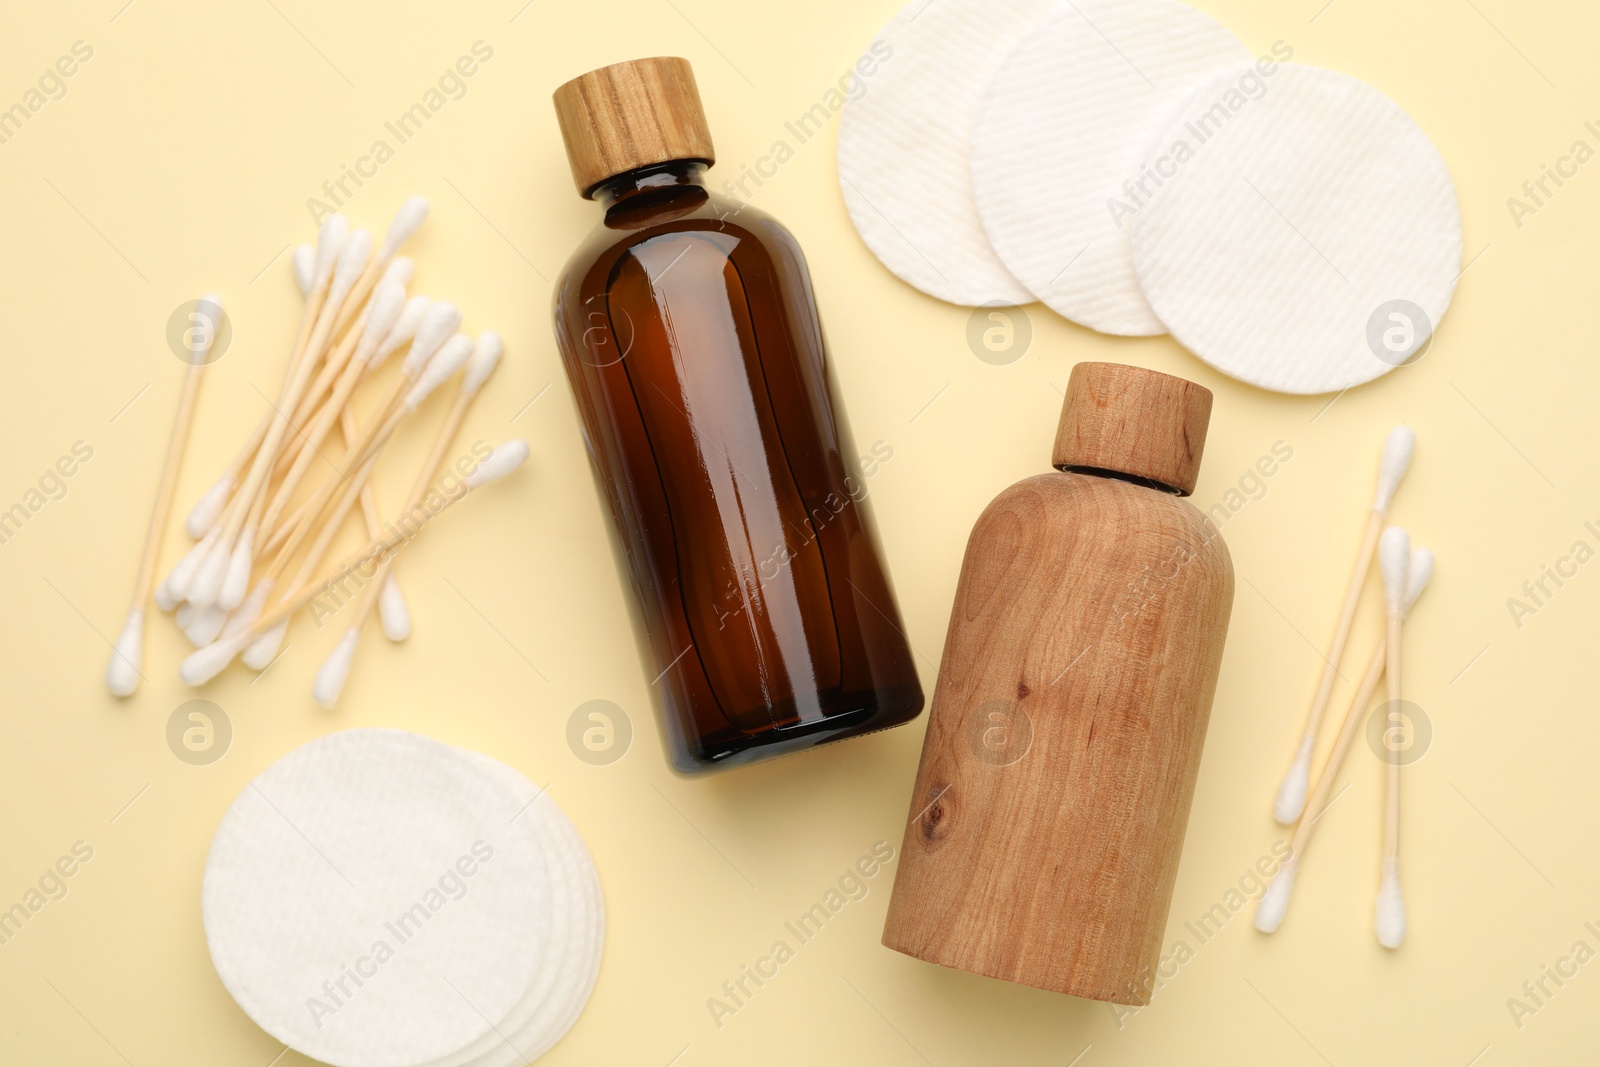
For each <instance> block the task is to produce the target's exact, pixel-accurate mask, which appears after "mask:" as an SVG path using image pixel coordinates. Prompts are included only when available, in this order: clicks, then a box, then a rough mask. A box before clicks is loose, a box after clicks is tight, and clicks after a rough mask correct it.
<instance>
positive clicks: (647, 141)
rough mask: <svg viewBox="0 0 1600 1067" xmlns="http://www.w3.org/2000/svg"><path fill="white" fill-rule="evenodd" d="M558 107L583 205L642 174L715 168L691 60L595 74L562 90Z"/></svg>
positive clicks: (669, 59)
mask: <svg viewBox="0 0 1600 1067" xmlns="http://www.w3.org/2000/svg"><path fill="white" fill-rule="evenodd" d="M555 104H556V120H557V121H558V122H559V123H560V124H561V139H562V140H563V141H565V142H566V145H567V160H568V162H570V163H571V164H572V180H573V181H575V182H576V183H577V185H578V192H579V193H580V194H581V195H582V196H584V197H586V198H589V199H593V197H594V191H595V188H596V187H597V186H598V185H600V184H601V183H602V182H605V181H608V180H610V179H611V178H615V177H616V176H617V175H619V174H626V173H628V172H629V171H630V170H638V169H639V168H640V167H648V166H651V165H653V164H656V163H669V162H672V161H673V160H680V159H681V160H698V161H700V162H702V163H706V164H707V165H709V164H711V163H714V162H715V161H716V154H715V152H714V151H713V150H712V147H711V131H710V130H709V129H708V128H707V127H706V115H705V111H704V110H703V109H702V108H701V107H700V91H699V90H698V89H696V88H695V84H694V71H693V70H691V69H690V67H689V61H688V60H687V59H678V58H677V57H675V56H658V57H656V58H654V59H635V60H633V61H631V62H628V63H616V64H613V65H612V66H609V67H601V68H600V69H599V70H591V71H590V72H589V73H587V74H584V75H582V76H580V77H577V78H574V79H572V80H571V81H569V82H567V83H566V84H565V85H563V86H561V87H560V88H559V89H557V90H556V91H555Z"/></svg>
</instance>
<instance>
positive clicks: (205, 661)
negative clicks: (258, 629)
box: [178, 639, 239, 685]
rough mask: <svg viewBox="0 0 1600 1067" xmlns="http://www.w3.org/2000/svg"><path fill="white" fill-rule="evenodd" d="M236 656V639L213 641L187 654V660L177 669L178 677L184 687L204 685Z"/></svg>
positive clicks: (237, 652) (237, 645)
mask: <svg viewBox="0 0 1600 1067" xmlns="http://www.w3.org/2000/svg"><path fill="white" fill-rule="evenodd" d="M238 654H239V643H238V641H237V639H235V640H231V641H215V642H213V643H211V644H209V645H207V646H206V647H205V648H201V649H197V650H195V651H194V652H191V653H189V656H188V658H186V659H185V660H184V661H183V664H182V665H181V666H180V667H179V668H178V677H179V678H181V679H183V683H184V684H185V685H205V684H206V683H207V682H209V681H211V679H213V678H215V677H216V676H217V675H219V674H221V673H222V672H223V670H224V669H225V668H226V667H227V666H228V664H230V663H232V662H233V657H234V656H236V655H238Z"/></svg>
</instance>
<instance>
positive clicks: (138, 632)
mask: <svg viewBox="0 0 1600 1067" xmlns="http://www.w3.org/2000/svg"><path fill="white" fill-rule="evenodd" d="M195 315H196V316H198V317H201V318H204V319H205V325H206V329H203V330H201V331H199V332H198V333H197V334H196V339H197V340H198V341H199V343H198V344H196V345H194V346H193V347H192V348H191V350H190V355H189V369H188V371H187V372H186V373H185V374H184V377H183V391H182V392H181V393H179V395H178V410H177V412H176V413H175V414H174V415H173V417H172V435H171V436H170V437H169V438H168V439H167V454H166V458H165V459H164V460H162V463H161V480H160V481H159V482H158V483H157V486H156V499H155V503H154V504H153V505H152V506H151V508H150V525H149V527H148V528H147V529H146V530H145V535H144V551H143V552H142V553H141V554H140V556H139V573H138V577H137V578H135V579H134V583H133V598H132V600H131V601H130V602H129V605H128V618H127V621H126V622H124V623H123V626H122V634H121V635H120V636H119V637H118V638H117V643H116V645H115V646H114V647H113V648H112V650H111V660H110V662H109V663H107V664H106V688H108V689H110V690H111V692H112V694H113V695H114V696H119V697H125V696H132V695H133V692H134V690H136V689H138V688H139V678H140V677H141V675H140V672H139V666H140V663H141V662H142V660H143V658H144V609H145V605H146V604H147V603H149V601H150V594H151V593H152V592H153V591H154V588H155V582H156V557H157V556H158V555H159V554H160V552H161V535H162V534H163V533H164V532H165V531H166V528H167V516H168V514H169V513H170V512H171V511H172V495H173V490H174V489H175V488H176V487H177V484H178V468H179V467H180V466H181V465H182V463H183V450H184V445H185V444H186V443H187V442H188V440H189V428H190V427H191V426H192V425H193V424H194V410H195V405H196V403H197V402H198V401H199V399H200V379H201V376H202V375H203V374H204V373H205V368H206V356H207V355H208V354H209V353H210V351H211V346H212V344H213V343H214V342H215V340H216V334H217V330H218V329H220V328H221V324H222V298H221V297H220V296H216V295H215V294H209V295H207V296H203V297H201V298H200V306H199V307H198V308H196V310H195Z"/></svg>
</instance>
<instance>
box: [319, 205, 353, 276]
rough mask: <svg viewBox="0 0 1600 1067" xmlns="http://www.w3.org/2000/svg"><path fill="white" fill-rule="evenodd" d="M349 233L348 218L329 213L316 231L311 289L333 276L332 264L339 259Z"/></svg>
mask: <svg viewBox="0 0 1600 1067" xmlns="http://www.w3.org/2000/svg"><path fill="white" fill-rule="evenodd" d="M349 234H350V220H349V219H347V218H345V217H344V216H343V215H329V216H328V218H327V219H326V221H324V222H323V224H322V228H321V229H319V230H318V231H317V269H316V272H315V273H314V274H313V275H312V278H311V287H312V288H313V289H316V288H318V287H319V286H323V285H326V284H327V282H328V279H329V278H331V277H332V276H333V266H334V264H335V263H337V262H338V261H339V250H340V249H341V248H343V247H344V242H345V238H346V237H347V236H349Z"/></svg>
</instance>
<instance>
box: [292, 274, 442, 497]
mask: <svg viewBox="0 0 1600 1067" xmlns="http://www.w3.org/2000/svg"><path fill="white" fill-rule="evenodd" d="M413 269H414V268H413V267H412V264H411V261H410V260H409V259H407V258H406V257H404V256H401V257H400V258H399V259H396V260H395V261H394V262H392V263H390V264H389V269H388V270H386V271H384V272H383V277H382V278H381V279H379V281H378V284H377V286H376V287H375V288H374V289H373V293H374V294H377V293H380V292H382V291H384V290H385V289H386V288H387V287H389V286H390V285H399V286H400V289H401V297H400V299H401V303H402V304H404V302H405V293H404V290H405V287H406V286H407V285H409V284H411V275H412V272H413ZM375 302H376V295H374V296H373V297H372V298H371V299H368V301H367V302H366V304H364V305H363V306H362V307H361V310H360V314H358V315H357V316H356V319H355V323H354V324H353V326H352V327H351V329H350V330H349V331H347V332H346V333H345V334H344V337H343V339H342V340H341V341H340V342H339V343H338V344H337V345H336V346H335V347H334V349H333V351H332V352H331V353H330V354H329V356H328V358H327V359H325V360H323V361H322V369H321V370H320V371H318V372H317V377H316V380H315V381H313V382H312V383H311V384H310V385H309V386H308V387H307V388H306V391H305V394H304V395H303V396H302V397H301V398H300V404H299V406H298V407H297V408H296V409H295V413H294V416H293V417H292V418H291V419H290V423H291V425H292V426H296V427H299V426H306V425H307V424H309V423H310V422H311V419H312V416H313V415H314V414H315V413H316V411H317V409H318V408H319V407H321V406H322V405H323V402H324V401H325V400H326V399H327V397H328V395H329V393H330V391H331V390H332V389H333V388H334V387H335V385H336V384H337V381H338V379H339V376H340V375H341V374H342V373H343V371H344V370H345V368H346V367H347V366H348V364H349V362H350V360H351V359H352V358H354V357H355V355H356V351H357V349H358V347H360V345H361V344H362V343H363V339H364V338H365V336H366V334H367V332H368V328H369V326H368V324H369V322H370V321H371V315H372V312H373V305H374V303H375ZM384 314H385V315H386V316H387V315H388V312H387V310H384ZM393 326H394V323H393V322H390V323H389V324H388V327H386V328H385V329H384V330H381V331H380V330H377V329H376V328H373V330H372V332H374V333H377V337H376V338H374V340H373V344H374V347H375V346H376V345H377V344H378V343H380V342H381V341H382V340H383V337H384V335H385V333H387V330H388V329H389V328H392V327H393ZM335 335H337V331H336V332H335ZM387 354H388V353H384V355H387ZM367 355H368V356H369V357H371V355H372V353H371V352H370V351H369V352H368V353H367ZM376 366H377V363H376V362H373V363H369V364H368V366H367V373H369V374H370V373H371V372H372V370H373V369H374V368H375V367H376ZM304 448H305V439H304V435H303V434H298V433H297V434H296V435H295V437H294V438H293V439H292V440H291V441H290V442H286V445H285V447H284V448H283V449H281V450H280V451H279V454H278V462H277V464H276V465H275V466H274V468H273V471H272V474H273V477H275V478H276V477H282V476H283V474H284V473H285V472H287V471H288V469H289V467H290V465H291V464H292V463H293V462H294V460H295V459H296V458H297V457H298V455H299V453H300V452H301V451H304Z"/></svg>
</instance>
